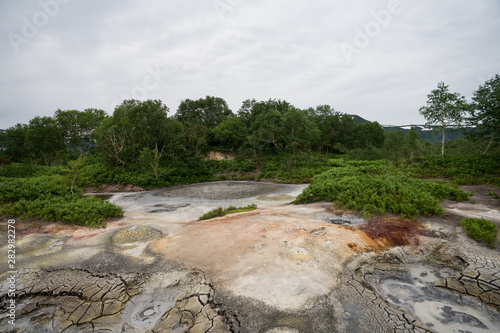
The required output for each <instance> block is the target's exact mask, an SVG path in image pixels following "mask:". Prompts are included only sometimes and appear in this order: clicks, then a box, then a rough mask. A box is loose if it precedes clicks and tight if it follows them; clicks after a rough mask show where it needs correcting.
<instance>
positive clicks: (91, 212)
mask: <svg viewBox="0 0 500 333" xmlns="http://www.w3.org/2000/svg"><path fill="white" fill-rule="evenodd" d="M1 214H2V215H14V216H19V217H21V218H32V219H40V220H45V221H54V222H64V223H73V224H77V225H81V226H86V227H90V228H95V227H105V226H106V223H105V222H106V221H107V220H110V219H112V218H116V217H122V216H123V209H122V208H121V207H118V206H116V205H114V204H112V203H110V202H107V201H103V200H101V199H99V198H96V197H88V198H79V197H77V196H70V195H67V196H57V197H44V198H40V199H36V200H25V199H21V200H19V201H17V202H14V203H9V204H4V205H3V206H2V208H1Z"/></svg>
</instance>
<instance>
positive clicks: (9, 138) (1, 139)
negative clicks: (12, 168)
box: [0, 124, 29, 162]
mask: <svg viewBox="0 0 500 333" xmlns="http://www.w3.org/2000/svg"><path fill="white" fill-rule="evenodd" d="M27 132H28V125H26V124H17V125H15V126H12V127H9V128H7V129H6V130H5V132H3V133H0V147H2V150H1V151H0V153H1V154H2V155H3V156H4V157H6V158H8V159H9V160H11V161H14V162H21V161H22V160H24V159H27V158H28V156H29V147H28V143H27V141H26V134H27Z"/></svg>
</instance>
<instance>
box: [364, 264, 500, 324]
mask: <svg viewBox="0 0 500 333" xmlns="http://www.w3.org/2000/svg"><path fill="white" fill-rule="evenodd" d="M407 268H408V271H407V272H406V273H403V272H398V273H391V272H384V273H380V274H377V275H371V276H368V277H367V280H368V281H370V282H371V283H372V285H374V286H375V287H376V288H377V289H378V290H379V292H380V293H381V294H382V295H383V296H384V297H385V298H386V299H387V301H388V302H390V303H392V304H394V305H396V306H397V307H399V308H402V309H404V310H406V311H408V312H410V313H412V314H413V315H414V316H415V317H417V318H418V319H419V320H420V321H421V322H422V323H424V324H426V325H427V326H428V327H429V328H431V329H432V330H434V331H436V332H452V333H483V332H500V315H499V313H498V311H496V310H495V309H494V308H492V307H489V306H487V305H485V304H483V303H481V302H480V301H479V300H477V299H474V298H469V297H467V296H463V295H459V294H456V293H453V292H450V291H448V290H444V289H437V288H435V287H433V283H434V282H437V281H440V280H442V279H443V278H445V277H447V276H450V275H454V274H455V271H454V270H452V269H450V268H446V267H438V266H432V265H411V266H409V267H407Z"/></svg>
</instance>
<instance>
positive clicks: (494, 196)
mask: <svg viewBox="0 0 500 333" xmlns="http://www.w3.org/2000/svg"><path fill="white" fill-rule="evenodd" d="M488 195H489V196H490V197H493V199H500V195H498V193H496V192H490V193H488Z"/></svg>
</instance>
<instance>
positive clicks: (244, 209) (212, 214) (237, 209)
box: [200, 204, 257, 220]
mask: <svg viewBox="0 0 500 333" xmlns="http://www.w3.org/2000/svg"><path fill="white" fill-rule="evenodd" d="M255 209H257V205H254V204H252V205H248V206H246V207H234V206H229V207H228V208H222V207H219V208H216V209H214V210H211V211H209V212H208V213H206V214H203V215H202V216H200V220H209V219H213V218H214V217H219V216H225V215H228V214H234V213H241V212H250V211H252V210H255Z"/></svg>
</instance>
